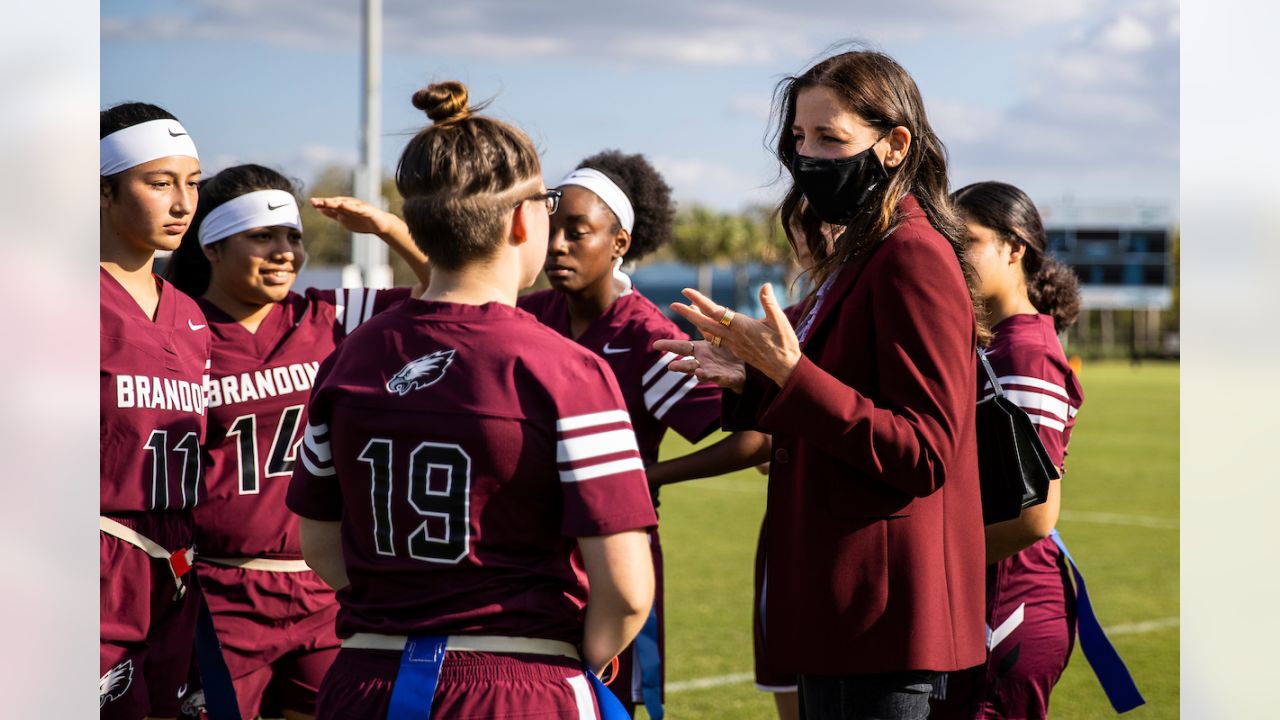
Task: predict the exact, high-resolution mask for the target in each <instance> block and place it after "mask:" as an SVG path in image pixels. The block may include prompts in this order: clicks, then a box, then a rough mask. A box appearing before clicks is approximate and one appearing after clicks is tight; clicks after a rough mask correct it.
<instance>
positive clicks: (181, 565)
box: [98, 515, 196, 601]
mask: <svg viewBox="0 0 1280 720" xmlns="http://www.w3.org/2000/svg"><path fill="white" fill-rule="evenodd" d="M98 529H99V530H101V531H102V532H104V533H106V534H108V535H110V536H111V537H113V538H117V539H120V540H123V541H124V542H127V543H129V544H130V545H132V546H134V547H136V548H138V549H139V550H141V551H142V552H144V553H146V554H148V555H150V556H151V557H153V558H155V559H156V560H164V561H165V564H166V565H167V566H168V568H169V572H171V573H173V583H174V585H176V586H177V590H175V591H174V593H173V599H174V600H175V601H177V600H181V599H182V597H183V596H184V595H186V594H187V586H186V585H184V584H183V583H182V576H183V575H186V574H187V573H189V572H191V564H192V562H194V561H195V558H196V551H195V549H193V548H182V549H181V550H174V551H173V552H169V551H168V550H165V549H164V548H163V547H161V546H160V544H159V543H157V542H156V541H154V540H152V539H151V538H149V537H147V536H145V535H143V534H142V533H140V532H138V531H137V530H134V529H132V528H129V527H126V526H124V525H121V524H120V523H118V522H116V521H115V520H112V519H111V518H109V517H106V516H105V515H99V516H98Z"/></svg>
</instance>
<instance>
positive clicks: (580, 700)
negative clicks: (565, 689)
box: [564, 675, 596, 720]
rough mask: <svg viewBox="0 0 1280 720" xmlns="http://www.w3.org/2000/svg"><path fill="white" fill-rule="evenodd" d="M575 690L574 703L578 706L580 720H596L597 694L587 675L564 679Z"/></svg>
mask: <svg viewBox="0 0 1280 720" xmlns="http://www.w3.org/2000/svg"><path fill="white" fill-rule="evenodd" d="M564 681H565V682H567V683H569V687H571V688H573V701H574V703H576V704H577V706H578V718H579V720H596V701H595V694H594V693H592V692H591V683H590V681H588V680H587V676H586V675H574V676H573V677H567V678H565V679H564Z"/></svg>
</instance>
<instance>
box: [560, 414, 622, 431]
mask: <svg viewBox="0 0 1280 720" xmlns="http://www.w3.org/2000/svg"><path fill="white" fill-rule="evenodd" d="M619 422H624V423H626V424H628V425H630V424H631V416H630V415H628V414H627V411H626V410H605V411H604V412H597V413H588V414H586V415H570V416H569V417H567V418H561V419H559V420H557V421H556V432H569V431H570V430H581V429H582V428H588V427H595V426H597V425H612V424H613V423H619Z"/></svg>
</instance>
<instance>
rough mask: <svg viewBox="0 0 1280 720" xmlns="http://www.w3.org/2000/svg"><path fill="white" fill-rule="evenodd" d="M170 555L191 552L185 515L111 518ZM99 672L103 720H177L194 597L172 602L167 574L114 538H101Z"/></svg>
mask: <svg viewBox="0 0 1280 720" xmlns="http://www.w3.org/2000/svg"><path fill="white" fill-rule="evenodd" d="M110 517H111V518H112V519H113V520H115V521H117V522H119V523H120V524H122V525H124V526H126V527H129V528H132V529H133V530H135V531H137V532H138V533H140V534H142V535H143V536H145V537H147V538H150V539H151V540H153V541H155V543H156V544H158V545H160V546H161V547H163V548H166V549H168V550H179V549H181V548H185V547H190V546H191V540H192V535H193V531H194V527H195V525H194V522H193V521H192V518H191V514H190V513H189V512H170V513H124V514H119V515H112V516H110ZM98 548H99V552H98V556H99V566H98V573H99V574H98V591H99V596H98V608H99V615H98V620H99V629H98V668H99V670H100V671H101V672H102V677H101V679H100V680H99V684H98V689H99V699H100V705H101V717H102V718H134V719H136V718H141V717H146V716H153V717H176V716H177V714H178V707H179V704H180V703H179V700H178V694H179V691H180V690H181V689H182V686H183V685H184V684H185V683H186V682H187V670H188V667H189V665H190V663H191V649H192V647H193V645H194V642H195V631H196V616H197V613H198V612H199V609H200V591H199V589H198V588H196V587H193V584H192V583H185V585H186V587H187V592H186V593H185V594H184V595H183V596H182V597H181V598H180V599H177V600H175V599H174V591H175V590H176V586H175V585H174V582H173V572H172V571H171V570H170V569H169V565H168V563H167V562H165V561H164V560H157V559H154V558H152V557H151V556H150V555H148V554H146V553H145V552H143V550H142V549H141V548H138V547H135V546H133V545H130V544H129V543H127V542H125V541H123V540H120V539H119V538H116V537H113V536H111V535H107V534H106V533H100V534H99V543H98Z"/></svg>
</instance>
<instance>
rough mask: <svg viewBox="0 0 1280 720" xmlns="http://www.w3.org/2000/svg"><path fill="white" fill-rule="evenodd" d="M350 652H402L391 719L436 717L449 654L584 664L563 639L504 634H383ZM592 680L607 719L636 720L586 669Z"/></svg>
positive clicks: (357, 640)
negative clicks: (433, 714) (513, 655)
mask: <svg viewBox="0 0 1280 720" xmlns="http://www.w3.org/2000/svg"><path fill="white" fill-rule="evenodd" d="M342 647H344V648H346V649H348V650H399V651H401V655H400V670H399V671H398V672H397V673H396V680H395V683H394V684H393V685H392V686H391V701H390V703H388V706H387V720H427V718H429V717H431V703H432V701H433V700H434V699H435V694H436V685H437V684H439V682H440V666H441V665H442V664H443V663H444V654H445V651H446V650H453V651H454V652H487V653H528V654H531V655H555V656H560V657H567V658H570V659H572V660H576V661H578V662H582V656H581V655H580V654H579V653H578V648H576V647H574V646H573V645H572V644H570V643H567V642H564V641H561V640H546V639H543V638H527V637H506V636H501V635H449V636H442V635H435V636H430V635H381V634H377V633H356V634H355V635H352V636H351V637H349V638H347V639H345V640H343V641H342ZM582 674H583V675H584V676H585V677H586V679H587V683H588V684H589V686H590V687H591V690H592V694H593V695H595V699H596V703H597V704H598V705H599V706H600V716H601V718H602V720H631V716H630V715H629V714H628V713H627V711H626V709H625V708H623V707H622V702H621V701H619V700H618V698H617V697H616V696H614V694H613V693H611V692H609V689H608V688H606V687H605V686H604V683H603V682H601V681H600V678H598V677H596V674H595V673H594V672H592V671H591V668H587V667H584V668H583V670H582Z"/></svg>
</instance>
